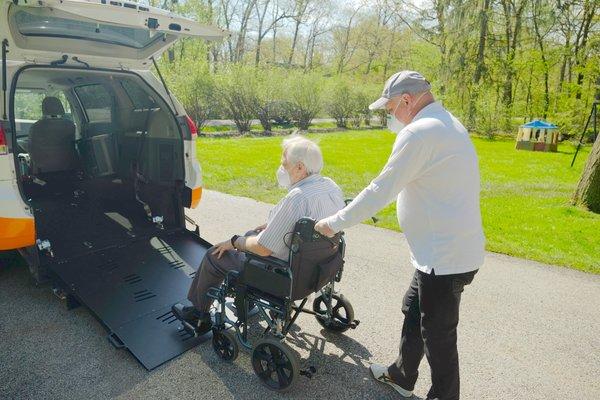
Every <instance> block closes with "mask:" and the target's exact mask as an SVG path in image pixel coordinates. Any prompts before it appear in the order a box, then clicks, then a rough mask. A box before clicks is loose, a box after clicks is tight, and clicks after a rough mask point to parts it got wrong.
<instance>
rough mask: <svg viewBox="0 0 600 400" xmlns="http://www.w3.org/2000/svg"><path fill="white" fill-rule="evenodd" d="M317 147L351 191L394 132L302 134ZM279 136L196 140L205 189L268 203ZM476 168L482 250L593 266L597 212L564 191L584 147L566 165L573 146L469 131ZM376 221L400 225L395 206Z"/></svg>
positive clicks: (384, 152) (272, 198)
mask: <svg viewBox="0 0 600 400" xmlns="http://www.w3.org/2000/svg"><path fill="white" fill-rule="evenodd" d="M308 136H309V137H310V138H312V139H313V140H316V141H317V142H318V143H319V145H320V146H321V148H322V150H323V155H324V158H325V168H324V171H323V175H326V176H329V177H331V178H332V179H334V180H335V181H336V182H337V183H338V184H339V185H340V186H341V187H342V189H343V190H344V194H345V195H346V196H347V197H353V196H355V195H356V194H358V192H360V190H361V189H362V188H363V187H364V186H365V185H367V184H368V183H369V182H370V181H371V179H372V178H373V177H375V176H376V175H377V174H378V172H379V170H380V169H381V167H382V166H383V165H384V164H385V161H386V160H387V157H388V155H389V152H390V150H391V146H392V144H393V141H394V135H392V134H391V133H389V132H387V131H385V130H383V131H347V132H340V133H330V134H312V135H308ZM282 140H283V138H282V137H272V138H239V139H207V138H202V139H199V140H198V157H199V159H200V162H201V164H202V167H203V171H204V181H205V186H206V187H207V188H208V189H213V190H218V191H222V192H226V193H231V194H234V195H238V196H246V197H251V198H254V199H257V200H261V201H265V202H269V203H275V202H277V201H278V200H279V199H280V198H281V197H282V196H283V195H284V194H285V191H284V190H282V189H280V188H278V187H277V184H276V180H275V170H276V169H277V167H278V165H279V158H280V154H281V141H282ZM473 142H474V144H475V147H476V149H477V153H478V155H479V161H480V168H481V181H482V191H481V210H482V217H483V223H484V229H485V234H486V237H487V249H488V250H490V251H495V252H500V253H505V254H510V255H514V256H518V257H523V258H528V259H532V260H537V261H541V262H545V263H550V264H556V265H562V266H568V267H572V268H575V269H579V270H583V271H588V272H593V273H600V250H599V249H598V247H599V245H598V243H600V229H599V228H600V215H598V214H594V213H591V212H589V211H586V210H583V209H580V208H577V207H573V206H571V205H570V204H569V199H570V196H571V194H572V193H573V191H574V189H575V185H576V184H577V180H578V178H579V175H580V174H581V171H582V169H583V165H584V163H585V159H586V157H587V155H588V154H589V148H584V149H583V151H582V152H580V155H579V156H578V158H577V162H576V163H575V166H574V167H573V168H569V165H570V162H571V159H572V157H573V152H574V148H573V146H571V145H570V144H560V145H559V151H560V152H559V153H539V152H535V153H534V152H528V151H517V150H515V149H514V142H513V141H512V140H488V139H482V138H477V137H474V138H473ZM377 216H378V217H379V218H380V221H379V222H378V223H377V226H381V227H385V228H390V229H395V230H399V229H400V228H399V226H398V222H397V220H396V214H395V205H394V204H392V205H390V206H388V207H386V208H385V209H384V210H382V211H381V212H380V213H379V214H378V215H377Z"/></svg>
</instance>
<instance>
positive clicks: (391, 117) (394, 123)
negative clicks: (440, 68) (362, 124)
mask: <svg viewBox="0 0 600 400" xmlns="http://www.w3.org/2000/svg"><path fill="white" fill-rule="evenodd" d="M424 95H425V92H424V93H421V95H420V96H419V97H417V100H415V102H414V103H413V107H414V104H417V103H418V102H419V100H421V97H423V96H424ZM398 107H400V103H398V105H397V106H396V108H395V109H394V112H393V113H391V114H388V116H387V128H388V129H389V130H390V131H392V132H394V133H395V134H398V133H400V131H401V130H402V129H404V127H405V126H406V124H405V123H404V122H402V121H400V120H399V119H398V118H396V111H398ZM413 107H411V109H410V110H409V112H410V111H412V108H413Z"/></svg>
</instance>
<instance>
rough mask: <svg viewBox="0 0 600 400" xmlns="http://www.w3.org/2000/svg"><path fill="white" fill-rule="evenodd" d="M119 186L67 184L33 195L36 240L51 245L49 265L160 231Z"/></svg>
mask: <svg viewBox="0 0 600 400" xmlns="http://www.w3.org/2000/svg"><path fill="white" fill-rule="evenodd" d="M107 186H110V187H107ZM118 186H122V185H119V184H114V183H111V182H108V183H106V182H104V183H102V184H100V185H99V184H98V182H93V181H92V182H74V181H70V182H66V183H63V184H60V185H54V186H53V187H49V188H44V190H43V191H38V193H36V196H35V197H34V198H33V199H32V200H31V204H32V206H33V209H34V213H35V221H36V230H37V237H38V238H40V239H42V240H49V241H50V243H51V246H52V251H53V253H54V258H53V260H52V261H57V260H64V259H69V258H73V257H76V256H78V255H81V254H86V253H90V252H92V251H96V250H100V249H103V248H106V247H110V246H114V245H122V244H124V243H127V242H130V241H134V240H136V239H137V238H138V237H143V236H146V235H151V234H153V233H155V232H157V231H160V228H159V227H158V226H157V225H156V224H154V223H152V222H151V221H149V218H148V216H147V215H146V213H145V212H144V209H143V207H142V205H141V204H140V203H138V202H137V200H136V199H135V197H134V195H133V193H127V190H125V189H124V188H122V187H118Z"/></svg>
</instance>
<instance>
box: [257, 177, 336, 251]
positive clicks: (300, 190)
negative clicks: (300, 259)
mask: <svg viewBox="0 0 600 400" xmlns="http://www.w3.org/2000/svg"><path fill="white" fill-rule="evenodd" d="M342 208H344V197H343V195H342V190H341V189H340V188H339V186H338V185H336V184H335V182H334V181H332V180H331V179H329V178H325V177H322V176H321V175H319V174H313V175H310V176H308V177H306V178H304V179H302V180H301V181H299V182H297V183H295V184H294V185H292V186H291V187H290V190H289V192H288V194H287V195H286V196H285V197H284V198H283V199H281V200H280V201H279V203H277V205H276V206H275V208H273V209H272V210H271V212H270V213H269V219H268V220H267V227H266V228H265V230H264V231H262V232H261V233H259V234H258V243H259V244H260V245H262V246H263V247H266V248H267V249H269V250H271V251H272V254H271V255H272V256H273V257H277V258H279V259H281V260H285V261H287V260H288V259H289V251H290V250H289V248H288V246H287V245H286V243H285V242H284V238H285V239H288V243H289V235H288V233H290V232H292V231H293V230H294V225H296V222H297V221H298V220H299V219H300V218H303V217H309V218H312V219H314V220H315V221H318V220H320V219H322V218H325V217H328V216H330V215H332V214H335V213H336V212H338V211H339V210H341V209H342ZM286 236H287V237H286Z"/></svg>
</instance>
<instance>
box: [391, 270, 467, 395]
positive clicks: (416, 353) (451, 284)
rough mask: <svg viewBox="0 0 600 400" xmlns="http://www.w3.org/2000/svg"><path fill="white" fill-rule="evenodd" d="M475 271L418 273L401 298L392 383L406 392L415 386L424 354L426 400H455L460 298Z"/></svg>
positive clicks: (457, 380)
mask: <svg viewBox="0 0 600 400" xmlns="http://www.w3.org/2000/svg"><path fill="white" fill-rule="evenodd" d="M476 273H477V271H471V272H466V273H463V274H454V275H437V276H436V275H435V272H432V273H431V274H426V273H424V272H421V271H419V270H416V271H415V275H414V277H413V279H412V282H411V283H410V287H409V288H408V290H407V291H406V294H405V295H404V302H403V305H402V312H403V313H404V324H403V326H402V338H401V340H400V355H399V356H398V358H397V359H396V362H395V363H393V364H392V365H391V366H390V367H389V368H388V373H389V375H390V377H391V378H392V380H393V381H395V382H396V383H398V384H399V385H400V386H402V387H403V388H405V389H407V390H412V389H413V388H414V387H415V382H416V381H417V377H418V375H419V372H418V368H419V364H420V363H421V360H422V359H423V354H425V355H426V356H427V361H428V362H429V366H430V367H431V389H430V390H429V393H428V394H427V398H428V399H439V400H458V399H459V397H460V380H459V373H458V351H457V348H456V328H457V326H458V311H459V306H460V296H461V293H462V291H463V288H464V286H465V285H468V284H469V283H471V282H472V281H473V278H474V276H475V274H476Z"/></svg>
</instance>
